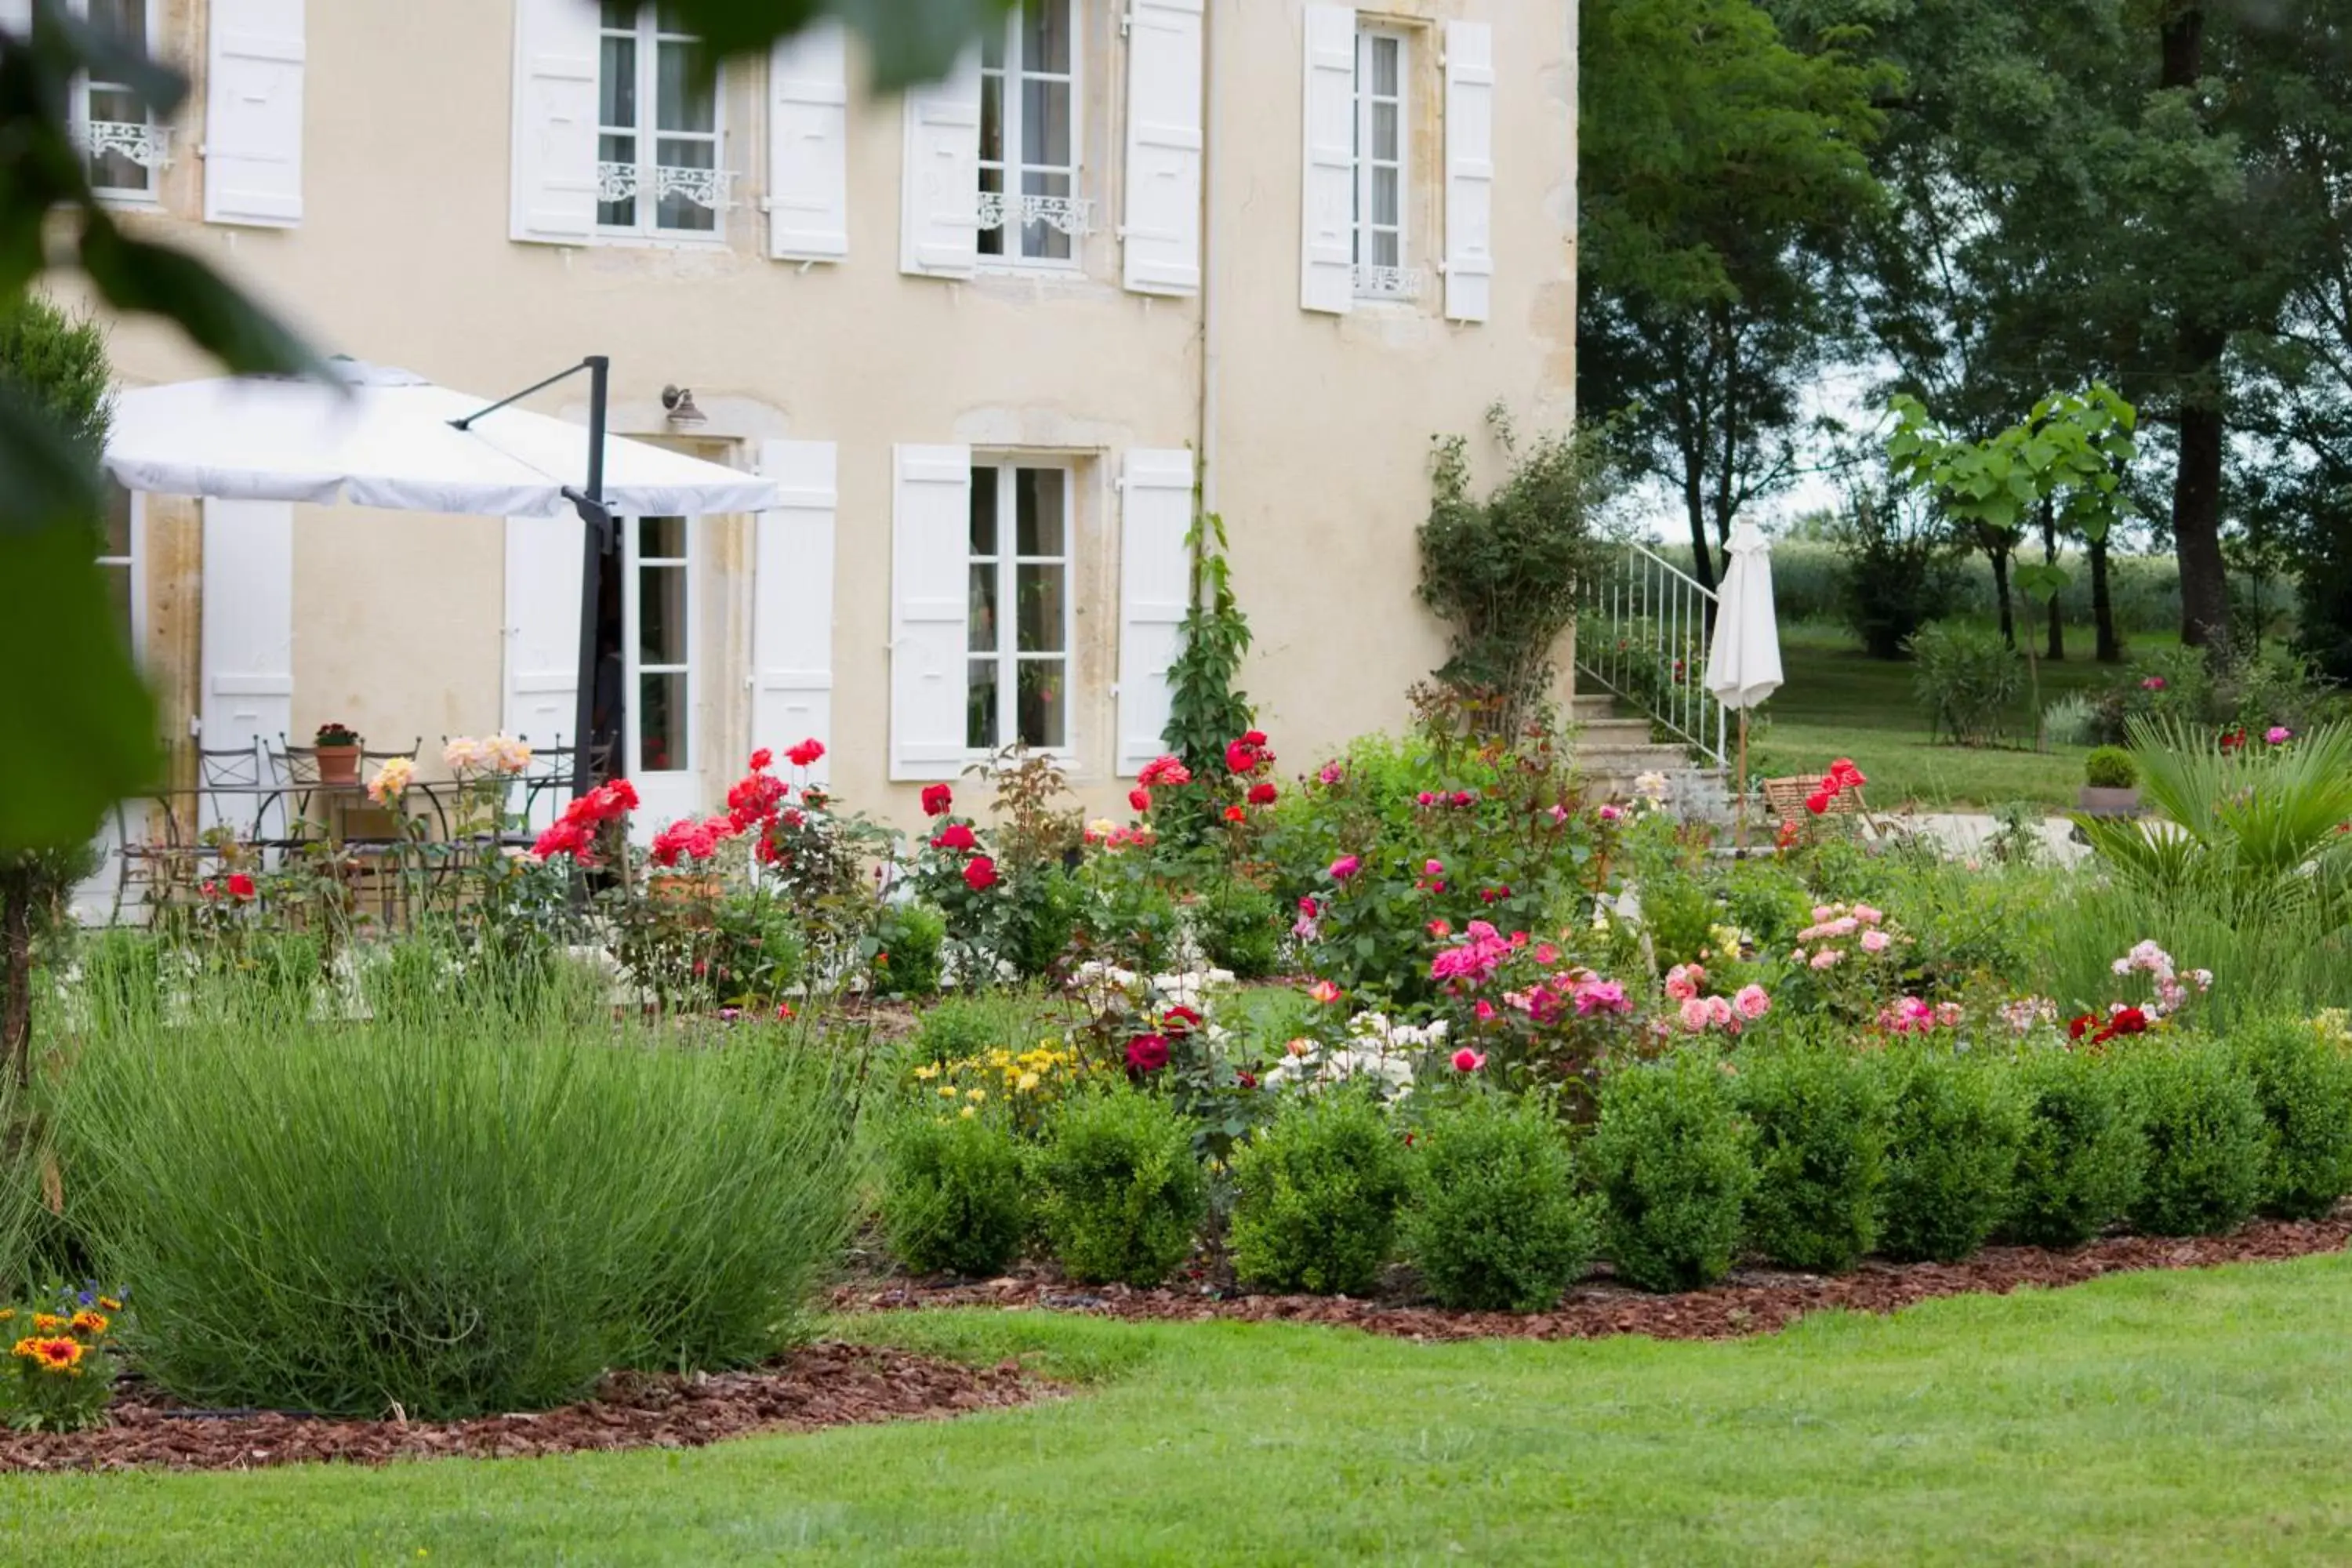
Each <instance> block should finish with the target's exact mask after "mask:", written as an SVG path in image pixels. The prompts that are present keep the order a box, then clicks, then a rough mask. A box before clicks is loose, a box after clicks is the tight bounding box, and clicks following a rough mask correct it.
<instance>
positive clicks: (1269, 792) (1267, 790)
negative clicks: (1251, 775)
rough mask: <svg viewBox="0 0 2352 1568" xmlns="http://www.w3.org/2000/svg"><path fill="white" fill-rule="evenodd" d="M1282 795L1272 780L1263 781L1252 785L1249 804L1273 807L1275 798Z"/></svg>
mask: <svg viewBox="0 0 2352 1568" xmlns="http://www.w3.org/2000/svg"><path fill="white" fill-rule="evenodd" d="M1281 793H1282V792H1281V791H1279V790H1277V789H1276V788H1275V787H1274V781H1273V780H1272V779H1261V780H1259V781H1258V782H1257V783H1255V784H1252V785H1250V792H1249V803H1250V804H1251V805H1273V804H1274V801H1275V797H1276V795H1279V794H1281Z"/></svg>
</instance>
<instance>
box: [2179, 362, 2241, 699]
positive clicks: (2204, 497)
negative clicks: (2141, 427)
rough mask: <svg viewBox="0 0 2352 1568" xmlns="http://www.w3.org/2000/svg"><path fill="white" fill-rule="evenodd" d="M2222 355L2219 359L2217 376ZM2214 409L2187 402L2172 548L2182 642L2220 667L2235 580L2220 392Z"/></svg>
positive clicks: (2226, 655)
mask: <svg viewBox="0 0 2352 1568" xmlns="http://www.w3.org/2000/svg"><path fill="white" fill-rule="evenodd" d="M2219 360H2220V354H2219V353H2218V352H2217V353H2216V354H2215V356H2214V362H2213V366H2212V368H2213V370H2214V373H2215V374H2217V375H2218V374H2219V371H2220V364H2219ZM2213 397H2214V399H2215V401H2214V403H2213V404H2212V405H2210V406H2206V407H2200V406H2198V405H2194V404H2191V403H2188V402H2183V404H2182V405H2181V408H2180V472H2179V474H2178V475H2177V476H2176V477H2175V478H2174V479H2173V485H2172V546H2173V551H2174V553H2175V554H2176V555H2177V556H2178V557H2179V562H2180V640H2181V641H2182V642H2183V643H2184V644H2186V645H2188V646H2189V647H2201V648H2203V649H2204V650H2205V651H2206V654H2207V656H2208V657H2209V658H2211V659H2213V660H2214V661H2215V662H2217V663H2222V664H2226V663H2227V662H2229V658H2230V577H2229V569H2228V567H2227V566H2225V565H2224V564H2223V563H2222V561H2221V449H2222V447H2223V446H2224V444H2225V442H2226V440H2227V437H2228V431H2227V429H2226V427H2225V421H2224V419H2223V416H2222V413H2221V405H2220V401H2219V394H2218V393H2215V394H2213Z"/></svg>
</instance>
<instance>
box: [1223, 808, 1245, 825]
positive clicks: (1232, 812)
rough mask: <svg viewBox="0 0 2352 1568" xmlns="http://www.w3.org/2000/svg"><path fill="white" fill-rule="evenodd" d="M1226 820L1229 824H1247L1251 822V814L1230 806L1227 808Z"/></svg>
mask: <svg viewBox="0 0 2352 1568" xmlns="http://www.w3.org/2000/svg"><path fill="white" fill-rule="evenodd" d="M1225 820H1226V821H1227V822H1246V821H1247V820H1249V813H1248V812H1246V811H1244V810H1243V809H1242V808H1241V807H1240V806H1238V805H1229V806H1227V807H1225Z"/></svg>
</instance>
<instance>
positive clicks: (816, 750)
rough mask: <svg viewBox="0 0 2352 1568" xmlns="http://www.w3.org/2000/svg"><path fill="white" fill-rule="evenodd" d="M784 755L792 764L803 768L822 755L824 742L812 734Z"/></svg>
mask: <svg viewBox="0 0 2352 1568" xmlns="http://www.w3.org/2000/svg"><path fill="white" fill-rule="evenodd" d="M784 755H785V756H786V757H787V758H788V759H790V760H791V762H792V764H793V766H794V767H796V768H805V767H808V766H809V765H811V764H812V763H814V762H815V761H816V760H817V759H818V758H819V757H821V756H823V755H824V742H823V741H820V740H817V739H815V738H814V736H812V737H811V738H810V739H808V740H805V741H803V742H801V743H800V744H799V745H797V746H794V747H793V749H792V750H791V751H789V752H785V753H784Z"/></svg>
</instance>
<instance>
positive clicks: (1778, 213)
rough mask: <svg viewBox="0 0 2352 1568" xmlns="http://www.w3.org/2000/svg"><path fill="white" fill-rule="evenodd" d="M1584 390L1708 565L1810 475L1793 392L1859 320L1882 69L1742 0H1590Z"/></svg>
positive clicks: (1710, 579) (1585, 64)
mask: <svg viewBox="0 0 2352 1568" xmlns="http://www.w3.org/2000/svg"><path fill="white" fill-rule="evenodd" d="M1863 36H1864V35H1863V34H1862V33H1861V32H1860V31H1859V30H1858V29H1854V28H1851V27H1840V28H1832V29H1828V30H1825V31H1823V32H1822V33H1821V34H1820V35H1818V36H1817V37H1815V38H1814V39H1812V40H1811V47H1809V48H1807V49H1803V50H1800V49H1798V48H1793V47H1790V46H1789V45H1788V44H1787V43H1785V42H1783V41H1782V39H1781V37H1780V34H1779V32H1778V30H1777V29H1776V28H1775V26H1774V24H1773V19H1772V17H1771V16H1769V14H1768V13H1767V11H1766V9H1765V8H1764V7H1763V6H1762V5H1758V4H1756V3H1755V0H1581V6H1580V30H1579V48H1580V52H1581V57H1582V58H1581V63H1580V65H1581V68H1580V84H1581V100H1580V125H1579V131H1578V155H1579V159H1580V169H1579V173H1578V200H1579V212H1578V235H1579V245H1580V256H1579V260H1578V276H1579V283H1580V289H1581V293H1582V301H1581V305H1580V312H1579V323H1578V340H1579V341H1578V345H1577V362H1576V364H1577V404H1578V406H1579V407H1580V408H1583V409H1587V410H1590V411H1591V412H1592V413H1594V414H1618V413H1620V412H1621V411H1622V417H1621V418H1620V419H1619V420H1618V421H1617V424H1616V426H1615V428H1616V430H1617V432H1618V434H1619V437H1620V438H1621V445H1622V450H1623V451H1624V453H1625V455H1626V457H1627V458H1628V459H1629V464H1630V467H1631V468H1632V470H1633V472H1634V473H1635V474H1636V475H1638V476H1641V477H1646V478H1654V479H1658V480H1660V481H1662V482H1664V484H1666V485H1667V486H1669V487H1670V488H1672V489H1674V490H1675V492H1676V493H1677V494H1678V495H1679V496H1680V497H1681V500H1682V503H1683V510H1684V514H1685V520H1686V521H1687V523H1688V526H1689V529H1690V536H1691V552H1692V558H1693V561H1694V563H1695V565H1696V575H1697V577H1698V579H1699V581H1700V582H1702V583H1704V584H1708V585H1710V586H1711V585H1712V584H1714V583H1715V581H1716V579H1717V575H1718V574H1717V560H1716V555H1715V551H1714V549H1712V548H1711V547H1710V544H1709V539H1708V535H1709V532H1710V531H1712V533H1713V536H1714V543H1715V545H1716V546H1718V547H1719V546H1720V545H1721V544H1722V543H1723V542H1725V541H1727V540H1728V539H1729V538H1730V535H1731V526H1732V523H1733V521H1735V520H1736V519H1737V518H1738V515H1739V513H1740V511H1741V510H1742V509H1743V508H1745V507H1747V506H1748V504H1749V503H1751V502H1753V501H1755V500H1758V499H1759V498H1760V497H1763V496H1766V495H1769V494H1770V493H1771V492H1773V491H1774V490H1776V489H1780V488H1781V487H1782V486H1784V485H1786V484H1788V483H1789V482H1790V480H1791V479H1794V478H1796V477H1797V475H1798V474H1799V472H1800V471H1801V463H1800V458H1799V442H1800V438H1801V434H1802V432H1803V431H1804V430H1805V428H1806V427H1807V416H1806V412H1805V393H1806V391H1807V390H1808V387H1809V385H1810V384H1811V381H1812V379H1813V377H1814V376H1815V374H1817V373H1818V372H1819V371H1820V370H1821V369H1822V367H1823V366H1825V365H1826V364H1828V363H1831V362H1832V361H1833V360H1834V359H1836V358H1837V357H1838V356H1839V355H1840V353H1842V351H1843V347H1844V345H1845V343H1846V342H1847V341H1848V339H1849V336H1850V334H1851V331H1852V329H1853V320H1854V318H1853V304H1854V300H1853V297H1852V296H1851V294H1850V293H1849V292H1848V290H1847V289H1846V288H1845V286H1844V261H1845V255H1844V243H1843V241H1844V237H1845V236H1846V235H1847V234H1848V233H1849V232H1850V231H1851V229H1852V227H1853V225H1854V224H1855V222H1856V221H1857V220H1858V219H1859V218H1861V217H1862V216H1864V214H1866V213H1868V212H1870V211H1871V210H1872V209H1873V208H1874V205H1876V203H1877V200H1878V186H1877V182H1876V181H1875V179H1874V178H1873V176H1872V174H1871V172H1870V167H1869V162H1868V158H1867V156H1866V153H1865V151H1864V150H1865V148H1866V147H1867V146H1868V144H1869V143H1870V142H1872V140H1874V138H1875V137H1876V135H1877V134H1878V132H1879V129H1880V124H1881V117H1880V115H1879V112H1878V110H1876V108H1874V104H1873V101H1872V100H1873V98H1874V95H1875V94H1877V93H1880V92H1882V91H1885V90H1887V89H1889V88H1890V87H1891V86H1892V85H1893V75H1892V73H1891V72H1889V71H1887V70H1886V69H1885V68H1883V67H1880V66H1875V65H1872V64H1868V63H1864V62H1862V61H1858V60H1857V59H1855V58H1853V56H1852V55H1851V53H1850V52H1849V48H1850V46H1852V45H1853V44H1855V43H1857V42H1859V41H1860V40H1861V38H1862V37H1863Z"/></svg>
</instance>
